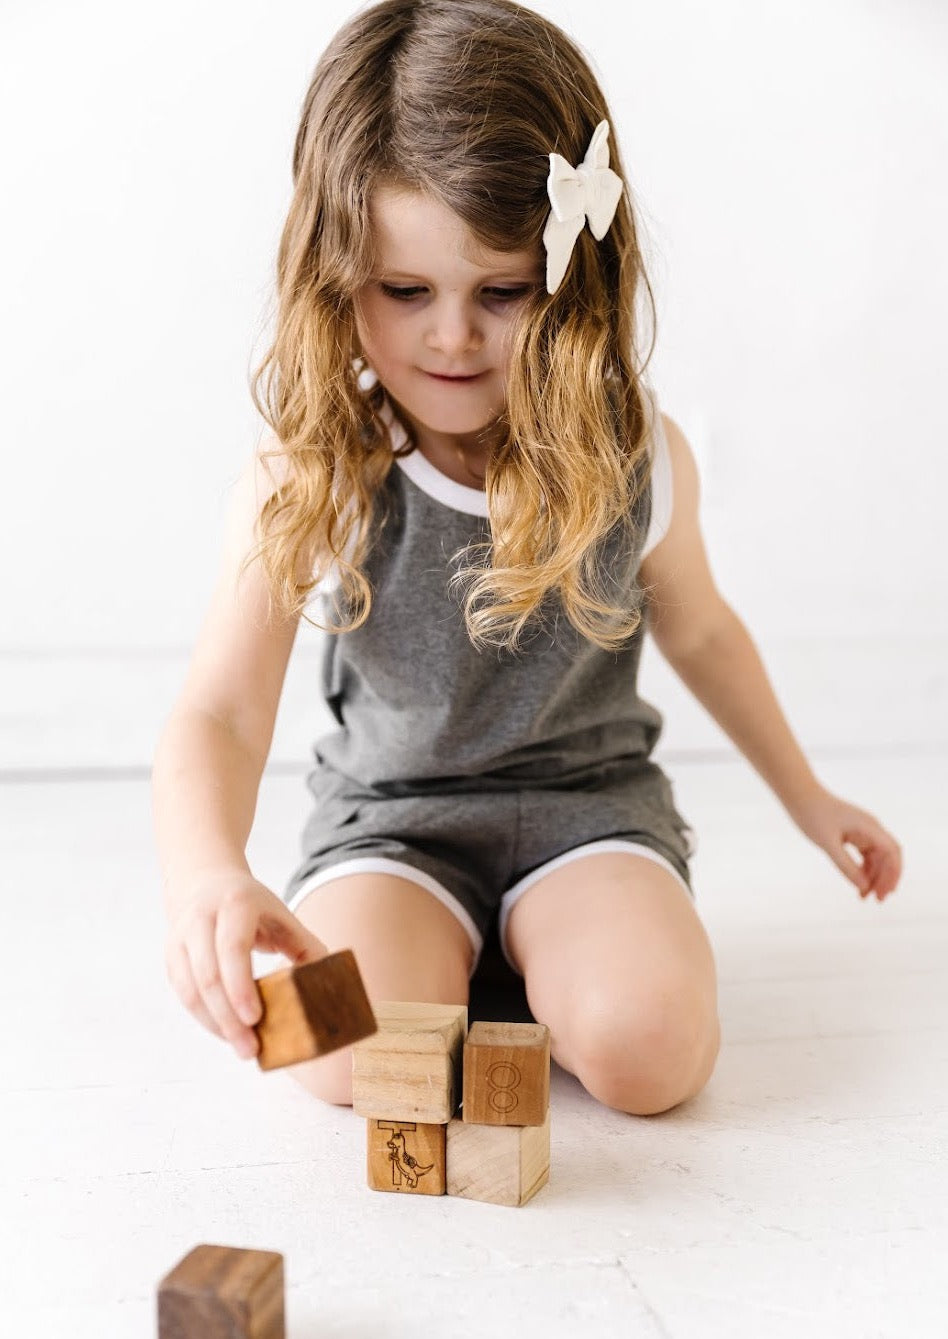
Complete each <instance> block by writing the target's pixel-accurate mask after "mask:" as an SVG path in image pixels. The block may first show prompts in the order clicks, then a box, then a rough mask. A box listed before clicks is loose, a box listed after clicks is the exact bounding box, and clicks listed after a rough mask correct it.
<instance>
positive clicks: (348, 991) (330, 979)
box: [254, 948, 378, 1069]
mask: <svg viewBox="0 0 948 1339" xmlns="http://www.w3.org/2000/svg"><path fill="white" fill-rule="evenodd" d="M257 989H258V990H259V991H260V998H261V1000H262V1001H263V1017H262V1018H261V1019H260V1022H259V1023H257V1025H256V1027H255V1028H254V1031H255V1032H256V1034H257V1037H258V1038H259V1041H260V1051H259V1053H258V1055H257V1064H258V1065H259V1066H260V1068H261V1069H279V1068H280V1067H281V1066H283V1065H297V1064H299V1063H300V1062H301V1061H303V1060H315V1059H316V1057H317V1056H321V1055H328V1054H329V1053H330V1051H338V1050H339V1048H340V1047H342V1046H349V1045H350V1044H351V1043H352V1042H356V1041H361V1040H362V1038H363V1037H371V1036H372V1034H373V1033H374V1032H377V1031H378V1024H377V1023H376V1021H375V1014H374V1013H373V1012H372V1006H371V1004H370V1003H369V997H368V995H367V994H366V993H365V986H364V985H363V983H362V977H361V975H360V973H359V966H358V963H357V962H356V960H355V954H354V953H353V952H352V949H350V948H347V949H343V950H342V951H341V952H340V953H330V954H329V955H328V956H327V957H325V958H320V959H319V961H318V962H308V963H305V964H304V965H303V966H302V967H284V968H283V969H282V970H280V971H278V972H271V973H270V975H269V976H262V977H260V979H259V980H258V981H257Z"/></svg>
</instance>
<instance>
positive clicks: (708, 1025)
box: [544, 996, 721, 1116]
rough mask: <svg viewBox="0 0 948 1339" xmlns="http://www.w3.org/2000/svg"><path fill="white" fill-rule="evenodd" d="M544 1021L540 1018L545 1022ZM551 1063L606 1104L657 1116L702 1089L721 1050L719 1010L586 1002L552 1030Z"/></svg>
mask: <svg viewBox="0 0 948 1339" xmlns="http://www.w3.org/2000/svg"><path fill="white" fill-rule="evenodd" d="M544 1021H545V1020H544ZM551 1033H552V1036H553V1044H552V1051H553V1055H554V1058H555V1059H556V1060H557V1061H558V1063H560V1064H562V1065H563V1066H564V1068H566V1069H568V1070H570V1071H571V1072H572V1073H573V1074H575V1075H576V1076H577V1078H579V1080H580V1082H581V1083H582V1084H583V1086H584V1088H586V1089H587V1091H588V1092H590V1093H591V1094H592V1096H594V1097H595V1098H597V1099H598V1100H599V1101H600V1102H603V1103H604V1104H605V1105H606V1106H610V1107H614V1108H616V1109H617V1110H620V1111H627V1112H629V1113H630V1114H633V1115H640V1116H647V1115H656V1114H657V1113H658V1112H661V1111H668V1110H670V1109H671V1108H672V1107H674V1106H678V1105H679V1103H681V1102H684V1101H687V1100H688V1099H689V1098H691V1097H694V1096H695V1095H696V1094H697V1093H699V1092H700V1091H701V1089H702V1088H703V1087H704V1085H705V1084H706V1083H707V1081H708V1079H709V1078H710V1077H711V1074H712V1072H713V1069H714V1065H715V1062H716V1060H717V1056H718V1052H719V1050H720V1044H721V1030H720V1024H719V1022H718V1016H717V1010H716V1008H715V1007H714V1006H713V1005H712V1006H711V1007H709V1006H708V1005H707V1003H706V1002H705V1001H702V1000H698V999H691V1000H688V999H686V998H682V997H681V996H679V997H677V998H666V999H664V1000H663V999H661V998H657V999H653V1000H650V1001H636V1002H634V1003H623V1004H621V1005H618V1004H616V1005H613V1007H611V1008H610V1007H608V1004H606V1003H605V1002H603V1001H601V1000H600V1001H599V1002H598V1003H597V1001H596V1000H595V998H588V999H587V1002H586V1003H585V1004H583V1005H581V1006H579V1007H578V1008H574V1009H573V1011H572V1012H571V1015H570V1016H569V1017H568V1018H565V1019H563V1020H562V1021H561V1022H560V1024H559V1026H557V1025H556V1024H555V1023H554V1024H553V1025H551Z"/></svg>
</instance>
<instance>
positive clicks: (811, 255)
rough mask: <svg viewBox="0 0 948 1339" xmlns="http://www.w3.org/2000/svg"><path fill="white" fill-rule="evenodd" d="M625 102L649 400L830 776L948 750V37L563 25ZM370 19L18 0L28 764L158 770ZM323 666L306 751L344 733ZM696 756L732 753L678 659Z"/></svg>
mask: <svg viewBox="0 0 948 1339" xmlns="http://www.w3.org/2000/svg"><path fill="white" fill-rule="evenodd" d="M534 7H535V8H536V9H538V10H540V11H541V12H542V13H544V14H546V15H548V16H549V17H550V18H552V19H553V20H554V21H556V22H558V23H560V24H561V25H562V26H563V27H565V28H566V29H567V31H569V32H570V33H571V34H572V35H573V36H574V37H575V38H576V39H577V40H578V42H579V43H580V44H581V45H582V47H583V48H584V49H585V51H586V52H587V54H588V55H589V56H590V57H591V59H592V61H593V64H594V66H595V68H596V69H597V71H598V72H599V74H600V77H601V79H602V82H603V85H604V88H605V91H606V94H607V96H608V97H609V98H610V100H611V104H612V108H613V119H614V133H615V134H616V135H617V136H618V137H619V140H620V142H621V144H622V148H623V153H624V157H625V163H626V168H627V171H628V172H629V174H630V176H631V178H632V187H633V191H634V193H635V195H636V198H637V201H638V204H639V207H640V210H641V213H642V216H643V218H644V221H645V228H646V237H645V241H646V245H647V249H648V254H649V256H650V262H651V275H652V280H653V284H654V287H655V290H656V297H657V301H658V345H657V349H656V353H655V356H654V359H653V362H652V366H651V375H652V380H653V382H654V384H655V385H656V388H657V389H658V392H659V396H660V399H661V401H662V405H663V408H665V409H666V411H667V412H669V413H670V414H671V415H672V416H673V417H674V418H676V419H677V420H678V422H679V423H680V424H681V425H682V427H683V428H684V429H685V432H686V433H687V435H688V436H689V438H690V440H691V442H692V445H693V447H694V448H695V451H696V453H697V455H698V459H699V465H700V467H701V471H702V475H703V480H704V502H703V525H704V531H705V536H706V540H707V545H708V550H709V553H710V557H711V562H712V566H713V568H714V570H715V573H716V576H717V580H718V584H719V585H720V587H721V589H722V591H723V592H724V594H725V596H726V597H727V599H728V600H729V601H730V602H731V603H732V604H733V605H734V607H735V608H736V609H737V611H738V613H739V614H740V615H741V616H742V617H743V618H744V620H745V621H746V622H747V624H748V626H749V627H750V629H751V631H752V632H753V634H754V635H755V638H756V640H757V643H758V646H759V647H760V649H761V653H762V655H763V657H764V660H765V663H766V665H767V667H768V669H769V670H770V672H771V677H772V679H773V681H774V683H775V686H776V689H777V693H778V697H779V698H780V700H781V703H782V705H783V706H784V709H785V711H786V713H787V715H788V717H789V718H790V720H791V723H792V724H793V726H794V728H795V729H796V730H797V733H798V735H799V736H800V738H801V741H802V743H803V744H804V747H805V748H807V749H808V751H809V752H810V753H811V754H814V753H818V752H819V751H821V750H822V751H824V752H825V751H827V750H842V749H846V750H859V749H860V748H861V747H863V746H872V747H873V748H874V749H878V748H879V746H885V747H891V748H893V749H905V748H913V749H921V748H929V747H939V746H943V745H944V744H945V742H946V741H948V685H946V673H945V664H946V650H948V619H946V614H945V610H946V607H948V600H946V595H948V562H946V558H945V544H944V540H943V528H942V526H941V525H940V524H939V522H940V519H941V512H942V510H943V508H944V500H945V497H946V494H948V466H946V462H945V456H946V444H948V431H946V429H948V407H946V398H945V395H944V386H945V377H944V370H943V369H944V363H945V359H946V352H948V349H946V339H945V333H944V331H945V313H946V308H948V301H946V299H948V264H946V261H945V255H944V248H945V239H946V237H948V184H946V165H948V13H946V10H945V8H944V7H943V6H942V5H940V4H939V3H938V0H927V2H926V0H796V2H795V3H790V2H789V0H788V3H773V2H770V3H767V2H765V3H759V2H756V0H718V3H716V4H715V5H713V6H712V5H706V4H704V3H701V2H700V0H662V3H657V2H654V3H649V4H644V3H637V2H636V0H591V2H589V3H583V4H579V3H566V2H565V0H560V2H557V3H542V4H541V3H537V4H535V5H534ZM354 9H355V6H354V5H352V4H350V3H339V2H338V0H320V3H319V4H313V3H312V0H309V2H308V3H305V4H304V3H299V2H298V0H276V2H270V3H267V4H265V5H261V4H259V3H256V2H254V3H250V2H249V0H228V3H226V4H225V3H223V0H220V2H219V3H206V4H195V3H193V0H188V3H185V2H184V0H164V3H162V4H161V5H160V6H159V5H155V6H153V7H148V8H146V7H144V6H140V5H128V4H125V3H118V2H117V0H84V3H83V4H82V5H73V4H67V3H65V0H59V2H54V0H47V2H46V3H43V2H42V0H34V3H31V4H29V5H18V6H17V5H13V4H11V3H9V0H4V3H0V126H2V130H0V136H2V143H3V177H2V185H0V190H2V195H3V205H2V211H0V267H2V268H0V291H2V295H3V310H4V320H3V323H2V329H0V340H2V349H0V386H2V391H3V410H4V418H5V422H6V427H5V430H4V433H3V483H4V487H3V497H4V508H3V514H4V524H3V527H2V532H0V533H2V539H0V542H2V546H3V548H2V561H3V611H4V617H3V622H2V628H0V676H2V692H3V698H2V708H0V767H2V768H5V769H6V770H7V771H11V770H12V771H15V770H18V769H46V768H58V767H68V768H75V767H128V766H131V767H146V766H147V765H148V763H149V761H150V758H151V754H152V750H153V748H154V742H155V738H156V736H157V733H158V730H159V729H160V725H161V722H162V720H163V718H164V716H165V715H166V713H167V711H168V709H169V707H170V705H171V702H172V700H173V697H174V694H175V692H176V691H177V688H178V686H179V684H180V682H181V678H182V675H183V673H184V667H185V664H186V660H187V656H188V650H189V646H190V643H191V641H192V639H193V637H194V634H195V632H196V629H197V627H198V624H199V621H200V618H201V616H202V611H203V607H204V604H205V601H206V599H207V596H208V594H209V592H210V589H211V585H212V582H213V580H214V575H215V567H216V562H217V549H218V542H219V537H220V528H221V519H222V515H223V508H224V503H225V498H226V493H227V489H228V487H229V486H230V484H231V482H232V481H233V479H234V478H235V476H236V475H237V473H238V471H239V470H240V468H241V466H242V464H243V462H244V460H245V458H246V457H247V455H248V454H249V452H250V451H251V450H252V449H253V446H254V444H255V442H256V440H257V437H258V433H259V428H260V424H259V420H258V418H257V416H256V412H255V410H254V409H253V406H252V404H251V401H250V396H249V391H248V380H249V375H250V370H251V367H252V366H253V365H254V364H255V363H256V362H257V361H258V359H259V357H260V356H261V354H262V352H263V351H264V349H265V347H266V335H267V331H268V328H269V321H270V316H271V304H272V276H273V269H274V260H275V253H276V246H277V240H278V237H279V232H280V228H281V224H282V218H283V214H284V211H285V209H286V206H287V202H288V200H289V194H290V155H291V149H292V142H293V136H294V132H295V127H296V121H297V117H298V114H299V109H300V105H301V101H302V98H303V94H304V92H305V89H306V85H307V83H308V79H309V76H310V73H311V71H312V68H313V65H314V64H315V61H316V59H317V57H318V55H319V52H320V51H321V50H322V48H323V46H324V45H325V43H326V41H327V40H328V38H329V36H330V35H331V33H332V32H333V31H334V30H335V29H336V27H337V26H338V25H339V24H340V23H341V22H342V21H343V20H344V19H345V18H347V17H348V16H349V15H350V14H351V13H353V12H354ZM318 652H319V639H318V635H316V634H313V633H310V632H308V631H304V632H303V633H301V635H300V638H299V640H298V644H297V647H296V650H295V651H294V656H293V660H292V663H291V667H290V672H289V675H288V680H287V688H286V692H285V695H284V700H283V703H282V705H281V711H280V718H279V722H278V727H277V735H276V738H275V741H274V748H273V752H272V755H271V761H272V762H273V763H275V764H281V763H288V764H293V765H297V764H302V763H304V762H305V760H306V758H307V755H308V745H309V742H310V739H311V737H312V735H313V733H314V732H316V733H318V732H319V730H320V729H321V728H322V726H323V723H324V722H325V719H326V718H325V717H324V715H323V714H322V710H321V708H320V705H319V703H318V701H317V696H316V695H317V689H318V679H317V657H318ZM641 687H642V691H643V693H644V694H645V695H646V696H647V697H650V699H651V700H652V701H654V702H655V703H656V704H657V705H658V706H659V707H660V708H661V709H662V710H663V711H664V712H665V713H666V717H667V720H666V734H665V736H664V740H663V745H662V746H661V749H660V752H662V751H666V750H667V751H677V750H689V751H690V750H704V749H715V748H721V747H722V746H723V747H729V745H728V743H727V741H726V739H725V738H724V736H723V735H722V734H721V732H720V731H719V730H718V729H717V727H716V726H715V725H714V724H713V722H711V721H710V719H709V718H708V717H707V715H706V714H705V713H704V712H703V711H702V710H701V709H700V708H699V707H698V706H697V704H696V703H694V701H693V700H692V699H690V698H689V697H688V695H687V693H686V692H685V690H684V689H683V688H682V687H681V686H680V685H679V684H678V683H677V681H676V680H675V679H674V677H673V676H672V675H671V673H670V671H668V670H667V669H666V667H665V666H664V665H663V663H662V662H661V661H660V658H659V657H658V655H657V653H656V652H654V649H653V648H652V647H648V648H647V652H646V656H645V660H644V663H643V671H642V684H641Z"/></svg>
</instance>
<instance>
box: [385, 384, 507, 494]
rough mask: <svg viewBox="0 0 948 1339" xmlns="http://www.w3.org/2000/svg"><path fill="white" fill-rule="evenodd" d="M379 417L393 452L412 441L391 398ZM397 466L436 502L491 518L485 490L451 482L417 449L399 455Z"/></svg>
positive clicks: (396, 460)
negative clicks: (384, 426) (387, 432)
mask: <svg viewBox="0 0 948 1339" xmlns="http://www.w3.org/2000/svg"><path fill="white" fill-rule="evenodd" d="M379 415H380V417H381V418H382V419H383V420H384V422H385V423H386V424H388V427H389V432H390V436H391V442H392V450H393V451H397V450H398V449H399V448H400V447H402V446H404V444H405V443H406V442H407V441H408V434H407V433H406V431H405V429H404V427H403V426H402V424H401V423H400V422H399V420H398V419H397V418H396V417H395V415H394V413H393V412H392V408H391V405H390V404H389V402H388V400H387V399H383V401H382V406H381V408H380V410H379ZM395 464H396V465H397V466H398V467H399V469H400V470H401V471H402V473H403V474H407V475H408V477H409V479H411V481H412V483H413V484H416V485H417V486H418V487H419V488H420V489H421V491H422V492H423V493H427V494H428V496H429V497H433V498H434V499H435V501H436V502H441V503H443V504H444V506H446V507H450V508H451V509H452V510H453V511H463V512H467V514H468V515H469V516H489V515H490V512H489V511H488V509H487V494H486V492H484V490H483V489H481V488H468V486H467V484H459V483H458V482H457V481H456V480H455V479H449V478H448V476H447V475H446V474H442V473H441V471H440V470H439V469H438V468H437V467H436V466H435V465H432V463H431V461H430V460H429V459H428V457H427V456H423V455H422V454H421V451H420V450H419V448H418V447H417V446H416V447H415V449H414V451H412V452H410V453H409V454H408V455H407V456H396V457H395Z"/></svg>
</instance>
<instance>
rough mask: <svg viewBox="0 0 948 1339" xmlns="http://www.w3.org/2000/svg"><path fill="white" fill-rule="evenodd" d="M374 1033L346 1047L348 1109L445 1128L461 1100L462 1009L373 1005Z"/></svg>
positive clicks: (370, 1116) (464, 1021) (400, 1002)
mask: <svg viewBox="0 0 948 1339" xmlns="http://www.w3.org/2000/svg"><path fill="white" fill-rule="evenodd" d="M375 1017H376V1020H377V1022H378V1031H377V1032H376V1033H375V1034H374V1035H373V1036H371V1037H368V1038H366V1039H365V1040H364V1041H360V1042H359V1043H358V1045H356V1046H353V1048H352V1109H353V1111H355V1112H356V1113H357V1115H359V1116H365V1117H366V1118H367V1119H370V1120H402V1121H418V1122H420V1123H422V1124H424V1125H447V1123H448V1121H449V1120H450V1119H451V1117H452V1116H453V1115H454V1113H455V1111H456V1110H457V1106H458V1102H459V1101H460V1098H461V1084H460V1079H461V1058H462V1054H463V1050H464V1037H465V1035H466V1033H467V1006H466V1005H463V1004H416V1003H413V1002H411V1001H405V1000H389V1001H379V1000H376V1002H375Z"/></svg>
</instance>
